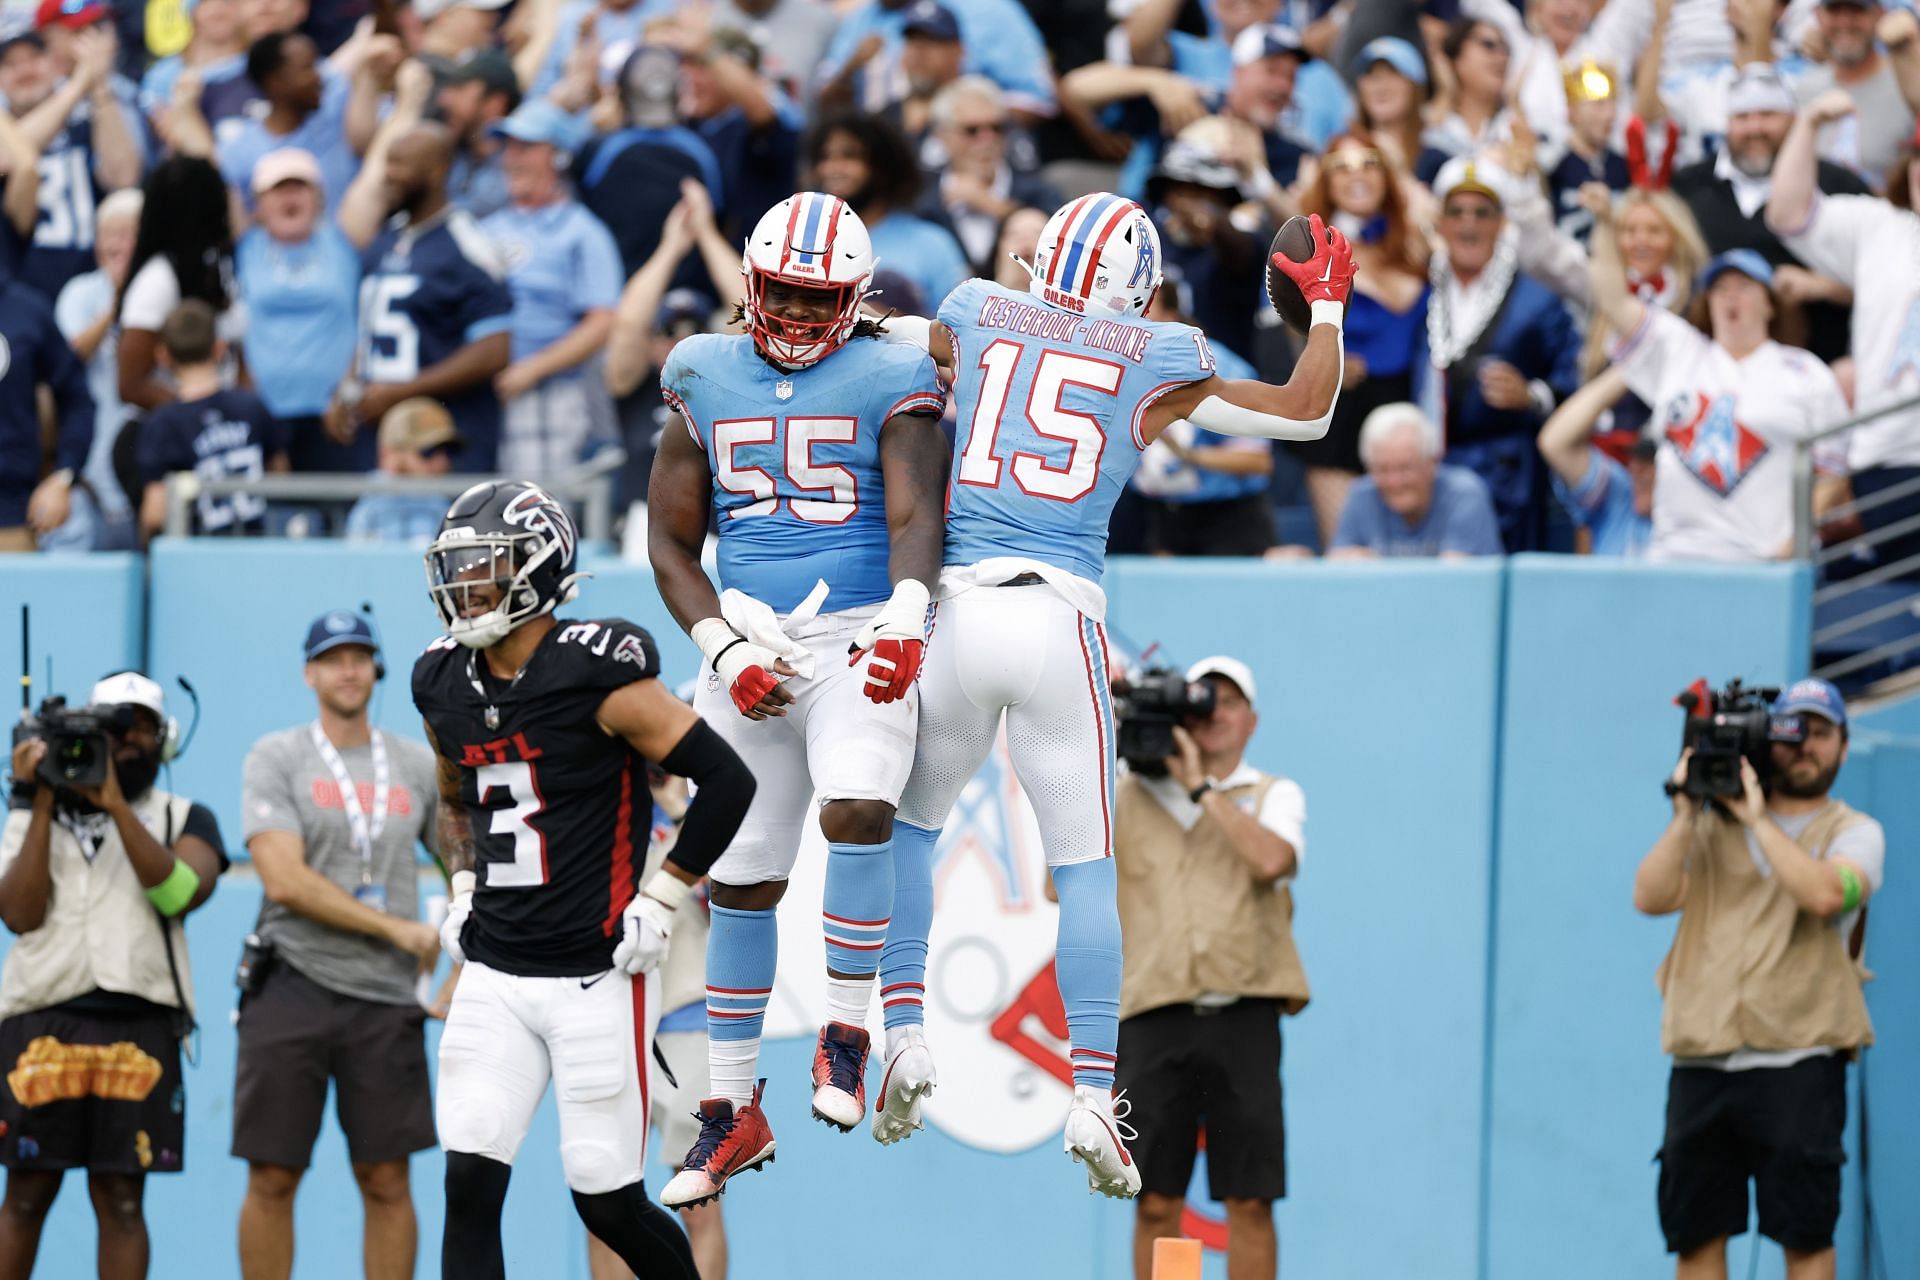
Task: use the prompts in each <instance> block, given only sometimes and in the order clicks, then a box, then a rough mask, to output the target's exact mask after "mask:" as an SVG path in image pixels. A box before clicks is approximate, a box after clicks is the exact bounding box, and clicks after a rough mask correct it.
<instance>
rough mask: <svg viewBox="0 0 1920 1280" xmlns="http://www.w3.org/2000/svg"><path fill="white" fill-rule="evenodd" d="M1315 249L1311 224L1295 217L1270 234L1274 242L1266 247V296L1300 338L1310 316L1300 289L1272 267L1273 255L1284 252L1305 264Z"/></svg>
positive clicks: (1305, 329)
mask: <svg viewBox="0 0 1920 1280" xmlns="http://www.w3.org/2000/svg"><path fill="white" fill-rule="evenodd" d="M1315 247H1316V246H1315V245H1314V243H1313V224H1312V223H1310V222H1308V221H1307V220H1306V219H1305V218H1304V217H1301V216H1299V215H1297V214H1296V215H1295V216H1294V217H1291V218H1288V219H1287V221H1286V223H1285V225H1283V226H1282V227H1281V228H1280V229H1279V230H1278V231H1276V232H1274V233H1273V243H1272V244H1271V245H1269V246H1268V247H1267V297H1268V298H1269V299H1271V300H1272V302H1273V309H1274V312H1275V313H1276V314H1277V315H1279V317H1280V318H1281V319H1282V320H1284V321H1286V323H1287V327H1288V328H1289V329H1291V330H1293V331H1294V332H1295V333H1297V334H1301V335H1302V336H1304V335H1305V334H1306V332H1307V328H1308V325H1309V323H1310V321H1311V319H1312V313H1311V312H1310V311H1309V310H1308V308H1307V300H1306V299H1305V298H1303V297H1301V296H1300V286H1299V285H1297V284H1295V283H1294V282H1293V281H1291V280H1289V279H1287V277H1286V276H1285V275H1284V274H1282V273H1281V272H1280V270H1279V269H1278V268H1276V267H1275V266H1274V265H1273V255H1274V254H1276V253H1284V254H1286V255H1287V256H1288V257H1289V258H1292V259H1293V260H1294V261H1295V262H1305V261H1306V260H1307V259H1309V258H1311V257H1312V256H1313V251H1314V249H1315Z"/></svg>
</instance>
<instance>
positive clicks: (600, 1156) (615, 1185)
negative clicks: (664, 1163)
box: [560, 1138, 641, 1196]
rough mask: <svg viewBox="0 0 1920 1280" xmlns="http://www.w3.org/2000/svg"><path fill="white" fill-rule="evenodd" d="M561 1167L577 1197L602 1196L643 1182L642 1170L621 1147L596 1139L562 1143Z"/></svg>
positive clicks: (569, 1186) (630, 1154)
mask: <svg viewBox="0 0 1920 1280" xmlns="http://www.w3.org/2000/svg"><path fill="white" fill-rule="evenodd" d="M560 1168H561V1169H562V1170H563V1171H564V1172H565V1173H566V1177H567V1187H568V1188H569V1189H570V1190H571V1191H572V1192H573V1193H574V1195H575V1196H600V1195H605V1194H606V1193H608V1192H612V1191H618V1190H620V1189H621V1188H622V1187H624V1186H626V1185H627V1184H629V1183H631V1182H635V1181H638V1180H639V1177H640V1173H641V1170H640V1169H639V1168H638V1167H637V1166H636V1164H635V1162H634V1160H633V1159H632V1153H631V1152H628V1153H626V1154H625V1156H624V1157H623V1155H622V1152H621V1149H620V1147H619V1146H618V1145H616V1144H614V1143H611V1142H602V1141H599V1140H598V1139H595V1138H580V1139H576V1140H575V1141H573V1142H563V1143H561V1144H560Z"/></svg>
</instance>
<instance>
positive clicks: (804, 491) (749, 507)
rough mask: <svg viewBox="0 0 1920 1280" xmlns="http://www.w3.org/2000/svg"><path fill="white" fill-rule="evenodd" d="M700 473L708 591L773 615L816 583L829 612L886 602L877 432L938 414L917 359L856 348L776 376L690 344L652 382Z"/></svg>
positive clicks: (937, 401)
mask: <svg viewBox="0 0 1920 1280" xmlns="http://www.w3.org/2000/svg"><path fill="white" fill-rule="evenodd" d="M660 389H661V394H662V395H663V396H664V397H665V398H666V401H667V403H668V404H669V405H671V406H673V408H675V409H676V410H678V411H679V413H680V416H681V417H682V418H684V419H685V420H686V425H687V429H688V430H689V431H690V432H691V433H692V435H693V438H694V440H695V442H696V443H698V444H699V446H700V447H701V449H702V450H704V451H705V453H706V455H707V466H708V468H709V469H710V470H711V471H712V472H713V506H714V510H715V511H716V512H718V514H719V517H720V585H721V587H722V588H726V587H736V588H738V589H739V590H741V591H744V592H746V593H747V594H748V595H750V596H752V597H753V598H754V599H756V600H759V601H761V602H762V603H764V604H767V605H769V606H771V607H772V608H773V609H774V610H775V611H776V612H778V613H787V612H789V611H791V610H792V609H793V608H795V607H796V606H797V605H799V603H800V602H801V601H802V600H804V599H805V598H806V595H807V593H808V592H809V591H811V590H812V589H813V584H814V583H815V582H816V581H818V580H820V579H822V578H824V579H825V580H826V582H827V589H828V590H827V599H826V603H825V604H824V605H823V606H822V607H823V609H824V610H825V611H828V612H831V611H836V610H841V609H857V608H859V607H860V606H861V605H869V604H878V603H879V602H881V601H883V600H885V599H886V598H887V597H888V596H890V595H892V594H893V580H892V578H891V576H890V575H889V573H888V571H887V559H888V550H889V543H888V538H887V506H886V500H885V497H884V495H883V491H882V488H881V478H880V429H881V428H882V427H884V426H885V425H886V423H887V420H888V419H889V418H891V417H893V416H894V415H895V414H897V413H910V414H922V415H925V416H927V417H936V418H937V417H939V416H940V414H941V412H942V411H943V410H944V409H945V407H946V396H945V394H944V393H943V392H942V391H941V389H940V381H939V376H938V375H937V374H936V373H935V372H934V367H933V361H932V360H931V359H929V358H928V357H927V353H926V352H924V351H922V350H920V349H919V348H917V347H914V346H909V345H905V344H894V343H886V342H880V341H878V340H876V339H871V338H858V339H854V340H853V341H850V342H848V343H847V344H846V345H845V346H843V347H841V348H840V349H839V350H837V351H835V352H833V353H832V354H831V355H828V356H827V357H825V358H824V359H822V360H821V361H819V363H817V364H813V365H809V366H808V367H806V368H804V369H799V370H795V371H794V372H792V373H784V372H782V371H781V370H779V369H776V368H774V367H773V366H772V365H770V364H768V363H767V362H766V361H765V360H763V359H761V358H760V355H759V353H758V352H757V351H755V350H754V346H753V339H752V338H750V337H746V336H744V335H731V334H717V333H705V334H696V335H694V336H693V337H691V338H688V339H686V340H685V341H683V342H681V343H680V344H679V345H678V346H676V347H674V349H673V354H672V355H670V356H668V357H667V363H666V367H665V368H664V369H662V370H661V371H660Z"/></svg>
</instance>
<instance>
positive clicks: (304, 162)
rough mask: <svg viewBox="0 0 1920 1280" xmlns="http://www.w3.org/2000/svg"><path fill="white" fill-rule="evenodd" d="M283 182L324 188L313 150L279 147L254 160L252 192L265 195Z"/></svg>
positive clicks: (318, 163) (315, 188)
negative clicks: (302, 183) (301, 183)
mask: <svg viewBox="0 0 1920 1280" xmlns="http://www.w3.org/2000/svg"><path fill="white" fill-rule="evenodd" d="M283 182H304V183H306V184H307V185H308V186H310V187H312V188H313V189H314V190H316V191H321V190H325V188H326V183H324V182H323V181H322V180H321V178H320V162H319V161H318V160H316V159H314V158H313V152H311V151H303V150H302V149H300V148H299V147H279V148H277V149H275V150H273V151H269V152H267V154H265V155H263V156H261V157H260V159H258V160H257V161H255V162H254V166H253V194H255V195H257V196H261V195H265V194H266V193H267V192H269V191H271V190H273V189H274V188H275V187H277V186H279V185H280V184H281V183H283Z"/></svg>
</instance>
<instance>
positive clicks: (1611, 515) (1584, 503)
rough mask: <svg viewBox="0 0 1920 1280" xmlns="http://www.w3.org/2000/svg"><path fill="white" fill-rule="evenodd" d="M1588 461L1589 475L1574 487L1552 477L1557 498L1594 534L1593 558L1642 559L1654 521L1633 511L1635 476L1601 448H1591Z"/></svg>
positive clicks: (1575, 519) (1556, 476)
mask: <svg viewBox="0 0 1920 1280" xmlns="http://www.w3.org/2000/svg"><path fill="white" fill-rule="evenodd" d="M1588 458H1589V461H1588V463H1587V474H1586V475H1584V476H1582V477H1581V479H1580V483H1579V484H1577V485H1575V486H1573V487H1572V488H1568V487H1567V485H1566V483H1565V482H1564V481H1562V480H1561V479H1560V477H1559V476H1558V475H1557V474H1556V475H1555V476H1554V477H1553V492H1554V496H1556V497H1558V498H1559V499H1560V501H1561V502H1562V503H1564V504H1566V508H1567V511H1568V512H1569V513H1570V514H1571V515H1572V516H1573V518H1574V522H1575V523H1577V524H1579V525H1581V526H1582V527H1584V528H1585V529H1586V530H1587V531H1588V532H1589V533H1591V534H1592V535H1593V554H1594V555H1596V556H1626V557H1628V558H1630V559H1635V560H1637V559H1640V558H1642V557H1643V556H1645V555H1646V554H1647V546H1648V544H1649V543H1651V542H1652V541H1653V521H1652V519H1650V518H1649V517H1647V516H1643V515H1639V514H1638V513H1636V512H1635V511H1634V509H1633V476H1632V474H1631V473H1629V472H1628V470H1627V469H1626V468H1625V467H1624V466H1622V465H1621V464H1620V463H1619V462H1617V461H1615V460H1614V459H1613V458H1610V457H1608V456H1607V454H1606V453H1605V452H1604V451H1603V450H1601V449H1598V448H1589V451H1588Z"/></svg>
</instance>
